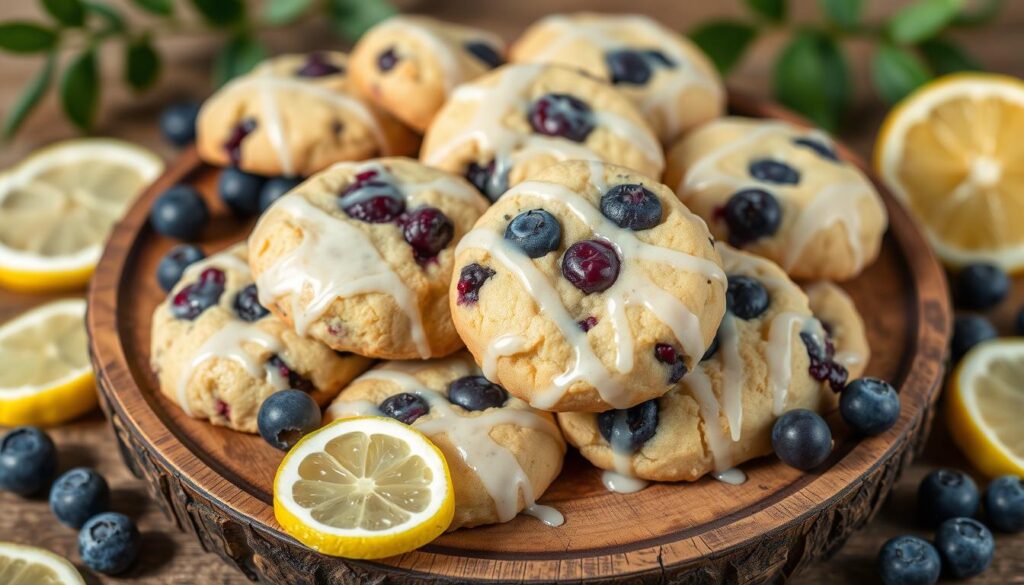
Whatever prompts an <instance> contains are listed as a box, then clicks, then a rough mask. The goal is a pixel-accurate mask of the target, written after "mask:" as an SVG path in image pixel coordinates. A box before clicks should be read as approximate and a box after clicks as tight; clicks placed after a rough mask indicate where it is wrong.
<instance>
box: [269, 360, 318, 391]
mask: <svg viewBox="0 0 1024 585" xmlns="http://www.w3.org/2000/svg"><path fill="white" fill-rule="evenodd" d="M267 363H268V364H269V365H271V366H272V367H275V368H277V373H278V374H280V376H281V377H282V378H284V379H286V380H288V387H289V388H291V389H292V390H299V391H301V392H305V393H306V394H311V393H313V392H316V385H315V384H313V382H312V381H310V380H308V379H306V378H303V377H302V374H299V373H298V372H296V371H295V370H293V369H291V368H290V367H288V364H286V363H285V361H284V359H282V358H281V356H279V355H277V354H274V355H272V356H270V359H268V360H267Z"/></svg>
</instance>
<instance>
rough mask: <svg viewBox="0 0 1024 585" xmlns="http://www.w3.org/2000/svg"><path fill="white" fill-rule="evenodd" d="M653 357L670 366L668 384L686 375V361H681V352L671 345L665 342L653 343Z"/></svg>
mask: <svg viewBox="0 0 1024 585" xmlns="http://www.w3.org/2000/svg"><path fill="white" fill-rule="evenodd" d="M654 359H656V360H658V361H659V362H661V363H663V364H666V365H668V366H669V367H670V369H669V373H668V383H669V384H675V383H676V382H678V381H679V380H682V379H683V376H685V375H686V362H685V361H683V356H682V354H681V353H679V351H677V350H676V348H674V347H672V346H671V345H669V344H667V343H657V344H655V345H654Z"/></svg>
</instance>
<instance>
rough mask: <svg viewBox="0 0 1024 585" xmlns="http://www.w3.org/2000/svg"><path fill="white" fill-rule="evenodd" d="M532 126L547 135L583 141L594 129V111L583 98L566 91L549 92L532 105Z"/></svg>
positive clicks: (530, 114) (530, 113) (530, 115)
mask: <svg viewBox="0 0 1024 585" xmlns="http://www.w3.org/2000/svg"><path fill="white" fill-rule="evenodd" d="M529 118H530V126H531V127H532V128H533V130H534V132H537V133H538V134H544V135H545V136H556V137H559V138H566V139H568V140H572V141H573V142H583V141H584V140H586V139H587V136H589V135H590V133H591V132H592V131H593V130H594V126H595V119H594V112H593V110H591V109H590V106H588V105H587V104H586V102H584V101H583V100H581V99H579V98H577V97H575V96H572V95H569V94H565V93H549V94H546V95H544V96H542V97H541V98H540V99H538V100H537V101H535V102H534V103H533V105H532V106H530V112H529Z"/></svg>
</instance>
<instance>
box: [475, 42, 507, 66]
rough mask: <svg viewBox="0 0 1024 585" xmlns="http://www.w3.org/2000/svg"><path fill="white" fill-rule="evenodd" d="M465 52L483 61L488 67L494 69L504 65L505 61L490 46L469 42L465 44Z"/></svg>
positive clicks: (483, 43)
mask: <svg viewBox="0 0 1024 585" xmlns="http://www.w3.org/2000/svg"><path fill="white" fill-rule="evenodd" d="M466 50H467V51H469V53H470V54H471V55H473V56H474V57H476V58H477V59H479V60H481V61H483V62H484V63H485V64H486V65H487V66H488V67H490V68H491V69H494V68H495V67H500V66H502V65H504V64H505V59H504V58H502V56H501V53H499V52H498V50H497V49H495V48H494V47H493V46H492V45H490V44H488V43H485V42H483V41H469V42H468V43H466Z"/></svg>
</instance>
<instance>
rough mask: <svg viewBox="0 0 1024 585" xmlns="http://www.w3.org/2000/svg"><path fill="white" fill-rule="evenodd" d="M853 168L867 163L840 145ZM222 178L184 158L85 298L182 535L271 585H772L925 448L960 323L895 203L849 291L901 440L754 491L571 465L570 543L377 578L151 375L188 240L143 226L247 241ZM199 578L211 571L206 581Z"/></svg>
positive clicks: (756, 477)
mask: <svg viewBox="0 0 1024 585" xmlns="http://www.w3.org/2000/svg"><path fill="white" fill-rule="evenodd" d="M730 106H731V109H732V111H733V112H735V113H737V114H742V115H748V116H757V117H774V118H783V119H788V120H791V121H796V122H800V120H799V119H798V118H796V117H795V116H794V115H793V114H790V113H788V112H786V111H784V110H782V109H780V108H779V107H777V106H773V105H771V104H767V103H762V102H758V101H755V100H752V99H750V98H746V97H742V96H737V95H734V96H733V97H732V98H731V103H730ZM839 150H840V152H841V154H842V156H843V157H845V158H846V159H848V160H851V161H853V162H855V163H856V164H859V165H861V166H862V167H863V163H862V162H861V161H859V160H857V159H856V157H855V156H854V155H853V154H852V153H851V152H850V151H849V150H848V149H846V148H844V147H842V146H840V149H839ZM218 174H219V171H218V170H217V169H215V168H211V167H208V166H205V165H203V164H202V163H201V162H200V161H199V159H198V158H197V156H196V154H195V152H194V151H188V152H186V153H185V154H184V155H183V156H182V157H181V159H180V160H179V161H178V162H177V163H176V164H174V165H173V166H172V167H171V168H170V170H168V172H167V173H166V174H165V175H164V176H163V177H161V178H160V179H159V180H158V181H157V182H156V183H155V184H154V185H153V186H152V187H151V188H150V189H149V190H148V191H147V192H146V193H145V194H144V195H143V196H142V197H141V198H140V199H139V200H138V201H137V202H136V203H135V205H134V206H133V207H132V208H131V210H130V211H129V212H128V214H127V216H126V217H125V219H124V220H123V221H122V222H121V223H120V224H119V225H118V226H117V228H116V229H115V231H114V233H113V235H112V236H111V239H110V242H109V243H108V245H107V249H106V251H105V253H104V255H103V258H102V260H101V262H100V265H99V268H98V270H97V272H96V275H95V277H94V278H93V281H92V285H91V289H90V292H89V315H88V327H89V332H90V338H91V343H90V349H91V352H92V359H93V363H94V365H95V367H96V371H97V379H98V382H99V387H100V390H101V396H102V400H101V403H102V404H103V408H104V410H105V412H106V414H107V417H108V418H109V419H110V422H111V424H112V425H113V427H114V430H115V433H116V435H117V438H118V440H119V442H120V447H121V450H122V452H123V455H124V458H125V461H126V462H127V463H128V465H129V466H130V467H131V469H132V470H133V472H134V473H135V474H136V475H139V476H140V477H143V478H145V479H146V481H147V484H148V486H149V491H150V493H151V495H152V497H153V499H154V500H155V501H156V502H158V503H159V504H160V506H161V507H162V508H163V509H164V511H165V512H166V513H167V514H168V515H169V516H170V517H171V518H172V519H173V520H174V521H175V522H176V523H177V525H178V526H179V527H180V528H182V529H183V530H186V531H188V532H190V533H192V534H194V535H195V536H196V538H197V539H198V540H199V541H200V542H201V543H202V545H203V546H204V547H205V548H206V549H208V550H211V551H213V552H216V553H217V554H219V555H220V556H221V557H222V558H223V559H224V560H225V561H227V562H228V563H231V564H232V565H234V566H236V567H237V568H238V569H239V570H240V571H242V572H244V573H245V574H246V575H248V576H249V577H250V578H252V579H260V580H263V581H265V582H270V583H282V584H285V583H287V584H305V583H310V584H312V583H365V582H373V583H423V582H435V583H436V582H453V583H455V582H457V583H465V582H505V581H514V582H518V583H566V582H581V581H582V582H588V583H590V582H621V583H665V582H670V583H702V584H704V583H730V584H731V583H768V582H774V581H776V580H778V579H780V578H784V577H785V576H788V575H791V574H793V573H794V572H796V571H797V570H799V569H800V567H802V566H804V565H805V564H807V563H809V562H813V561H815V560H817V559H821V558H823V557H826V556H827V555H829V554H830V553H831V552H833V551H835V550H836V549H837V548H838V547H840V546H841V545H842V544H843V542H844V541H845V540H846V538H847V537H848V536H849V535H850V534H851V533H852V532H853V531H855V530H857V529H858V528H860V527H861V526H863V525H864V524H865V523H866V522H868V521H869V520H870V519H871V518H872V516H873V515H874V514H875V512H876V511H877V510H878V509H879V507H880V506H881V504H882V502H883V501H884V499H885V497H886V495H887V494H888V492H889V490H890V489H891V488H892V486H893V483H894V481H895V479H896V477H897V476H898V475H899V473H900V472H901V470H902V469H903V468H904V467H905V466H906V465H907V463H908V462H909V461H910V460H911V458H912V457H913V456H914V455H915V453H916V452H917V451H918V450H919V448H920V447H921V446H922V445H923V443H924V439H925V437H926V436H927V433H928V429H929V426H930V421H931V418H932V414H933V411H934V406H935V401H936V398H937V396H938V389H939V384H940V381H941V379H942V375H943V369H944V361H945V356H946V346H947V340H948V335H949V327H950V322H951V311H950V306H949V299H948V295H947V292H946V283H945V278H944V275H943V272H942V269H941V268H940V266H939V264H938V263H937V262H936V260H935V258H934V256H933V255H932V253H931V251H930V250H929V248H928V246H927V244H926V243H925V240H924V238H923V237H922V235H921V234H920V232H918V230H917V228H916V227H915V226H914V224H913V223H912V221H911V219H910V217H909V216H908V215H907V212H906V211H905V210H904V209H903V208H902V207H901V206H900V205H899V204H897V203H896V202H895V201H894V200H893V198H892V197H891V196H890V195H889V194H887V193H885V191H884V189H882V188H881V186H879V189H880V190H881V191H882V192H883V194H884V196H885V200H886V204H887V207H888V210H889V214H890V222H891V225H890V229H889V233H888V234H887V235H886V238H885V243H884V247H883V249H882V253H881V257H880V258H879V259H878V261H877V262H876V263H875V264H874V265H873V266H871V267H870V268H869V269H868V270H867V271H866V272H865V273H864V274H862V275H861V276H860V277H859V278H857V279H856V280H854V281H852V282H849V283H846V284H845V288H846V290H847V291H848V292H850V294H851V295H852V296H853V298H854V299H855V300H856V302H857V305H858V307H859V308H860V310H861V312H862V313H863V315H864V318H865V321H866V323H867V327H868V334H869V339H870V343H871V347H872V350H873V355H872V359H871V364H870V367H869V370H868V373H869V374H871V375H874V376H879V377H882V378H886V379H888V380H891V381H892V382H893V383H894V384H896V385H897V387H898V388H899V389H900V392H901V397H902V403H903V410H902V414H901V417H900V420H899V422H898V423H897V425H896V426H895V427H894V428H893V429H891V430H890V431H889V432H887V433H885V434H883V435H881V436H878V437H874V438H871V439H867V440H861V441H857V440H854V439H852V438H850V437H849V436H847V435H846V434H844V433H845V431H844V425H843V424H842V423H841V422H840V421H839V420H838V419H837V417H836V416H835V415H833V417H832V418H833V420H831V421H830V422H831V423H832V428H833V430H834V431H836V432H837V435H836V448H835V450H834V452H833V455H832V457H831V458H830V459H829V461H828V462H827V463H826V464H825V465H824V466H823V468H822V469H821V470H820V471H819V472H816V473H811V474H804V473H800V472H798V471H796V470H794V469H791V468H788V467H786V466H785V465H783V464H781V463H780V462H778V461H777V460H775V459H774V458H770V457H769V458H764V459H761V460H757V461H754V462H751V463H748V464H746V465H744V466H743V469H744V470H745V471H746V472H747V474H748V476H749V480H748V481H747V482H746V483H744V484H743V485H740V486H732V485H727V484H724V483H720V482H718V481H715V480H713V479H710V478H704V479H702V480H701V481H698V482H696V483H693V484H654V485H651V486H650V487H648V488H647V489H645V490H643V491H641V492H638V493H635V494H629V495H621V494H613V493H609V492H607V491H606V490H605V489H604V488H603V486H602V484H601V479H600V473H599V472H598V470H596V469H594V468H593V467H591V466H590V465H589V464H587V463H586V462H585V461H584V460H583V459H582V458H581V457H579V456H578V455H577V454H575V453H572V452H571V453H570V454H569V456H568V458H567V460H566V464H565V469H564V471H563V472H562V474H561V476H560V477H559V478H558V479H557V480H556V482H555V483H554V485H552V486H551V489H549V490H548V492H547V493H546V494H545V496H544V497H543V498H542V499H541V502H542V503H545V504H549V505H553V506H555V507H556V508H558V509H559V510H560V511H561V512H562V513H563V514H564V515H565V519H566V522H565V524H564V525H563V526H561V527H559V528H548V527H546V526H543V525H542V524H541V523H540V522H538V521H537V520H535V519H533V518H530V517H526V516H520V517H518V518H516V519H515V520H513V521H512V522H509V523H506V524H501V525H496V526H489V527H482V528H475V529H469V530H459V531H456V532H454V533H451V534H446V535H444V536H442V537H441V538H439V539H437V540H436V541H435V542H434V543H432V544H430V545H428V546H426V547H423V548H422V549H420V550H418V551H415V552H412V553H408V554H405V555H402V556H399V557H395V558H390V559H385V560H382V561H375V562H364V561H349V560H345V559H339V558H331V557H326V556H322V555H320V554H318V553H316V552H314V551H312V550H310V549H308V548H306V547H305V546H303V545H301V544H299V543H298V542H296V541H295V540H293V539H292V538H290V537H289V536H287V535H286V534H284V533H283V532H282V531H281V529H280V527H279V526H278V525H277V523H276V521H275V520H274V514H273V509H272V493H271V486H272V481H273V477H274V471H275V470H276V468H277V466H278V463H279V462H280V460H281V457H282V454H281V453H280V452H279V451H276V450H274V449H273V448H271V447H270V446H269V445H267V444H265V443H264V442H263V440H262V439H260V438H259V437H258V436H251V435H245V434H241V433H236V432H233V431H230V430H226V429H223V428H220V427H214V426H212V425H209V424H206V423H204V422H200V421H196V420H192V419H190V418H188V417H186V416H185V415H184V414H183V413H182V411H181V410H180V409H178V408H177V407H176V406H174V405H173V404H172V403H171V402H170V401H168V400H167V399H165V398H164V397H163V396H162V395H161V394H160V393H159V391H158V390H157V386H156V380H155V377H154V375H153V374H152V372H151V371H150V368H149V337H150V316H151V314H152V312H153V309H154V307H155V306H156V305H157V304H158V303H159V302H160V300H161V299H162V298H163V293H162V292H161V291H160V289H159V287H158V286H157V284H156V280H155V276H154V274H155V267H156V264H157V262H158V261H159V259H160V257H161V256H162V255H163V254H164V253H165V252H166V251H167V250H168V249H169V248H170V247H171V246H172V245H173V244H174V242H172V241H170V240H168V239H166V238H163V237H161V236H158V235H157V234H155V233H154V232H153V231H152V229H150V227H149V226H148V224H147V213H148V210H149V207H150V205H151V203H152V202H153V200H154V199H155V198H156V197H157V196H158V195H159V194H160V193H162V192H163V191H164V190H165V189H167V188H168V187H169V186H171V185H173V184H175V183H179V182H187V183H190V184H192V185H194V186H195V187H196V188H198V189H199V190H200V191H201V192H202V193H203V194H204V195H205V196H206V197H207V200H208V201H209V203H210V205H211V208H212V210H213V211H214V216H215V219H214V221H213V222H212V224H211V226H210V228H209V229H208V231H207V232H206V233H205V234H204V236H203V238H202V245H203V247H204V248H205V249H206V250H207V252H208V253H209V252H213V251H216V250H219V249H221V248H224V247H226V246H227V245H229V244H231V243H233V242H236V241H239V240H241V239H242V238H244V237H245V235H246V234H247V233H248V230H249V228H250V227H251V224H250V222H243V221H239V220H235V219H233V218H231V217H230V216H229V214H228V213H227V212H226V210H225V209H224V208H223V206H222V205H221V204H220V203H219V202H218V201H217V197H216V182H217V177H218ZM201 574H202V569H201V568H197V576H201Z"/></svg>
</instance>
